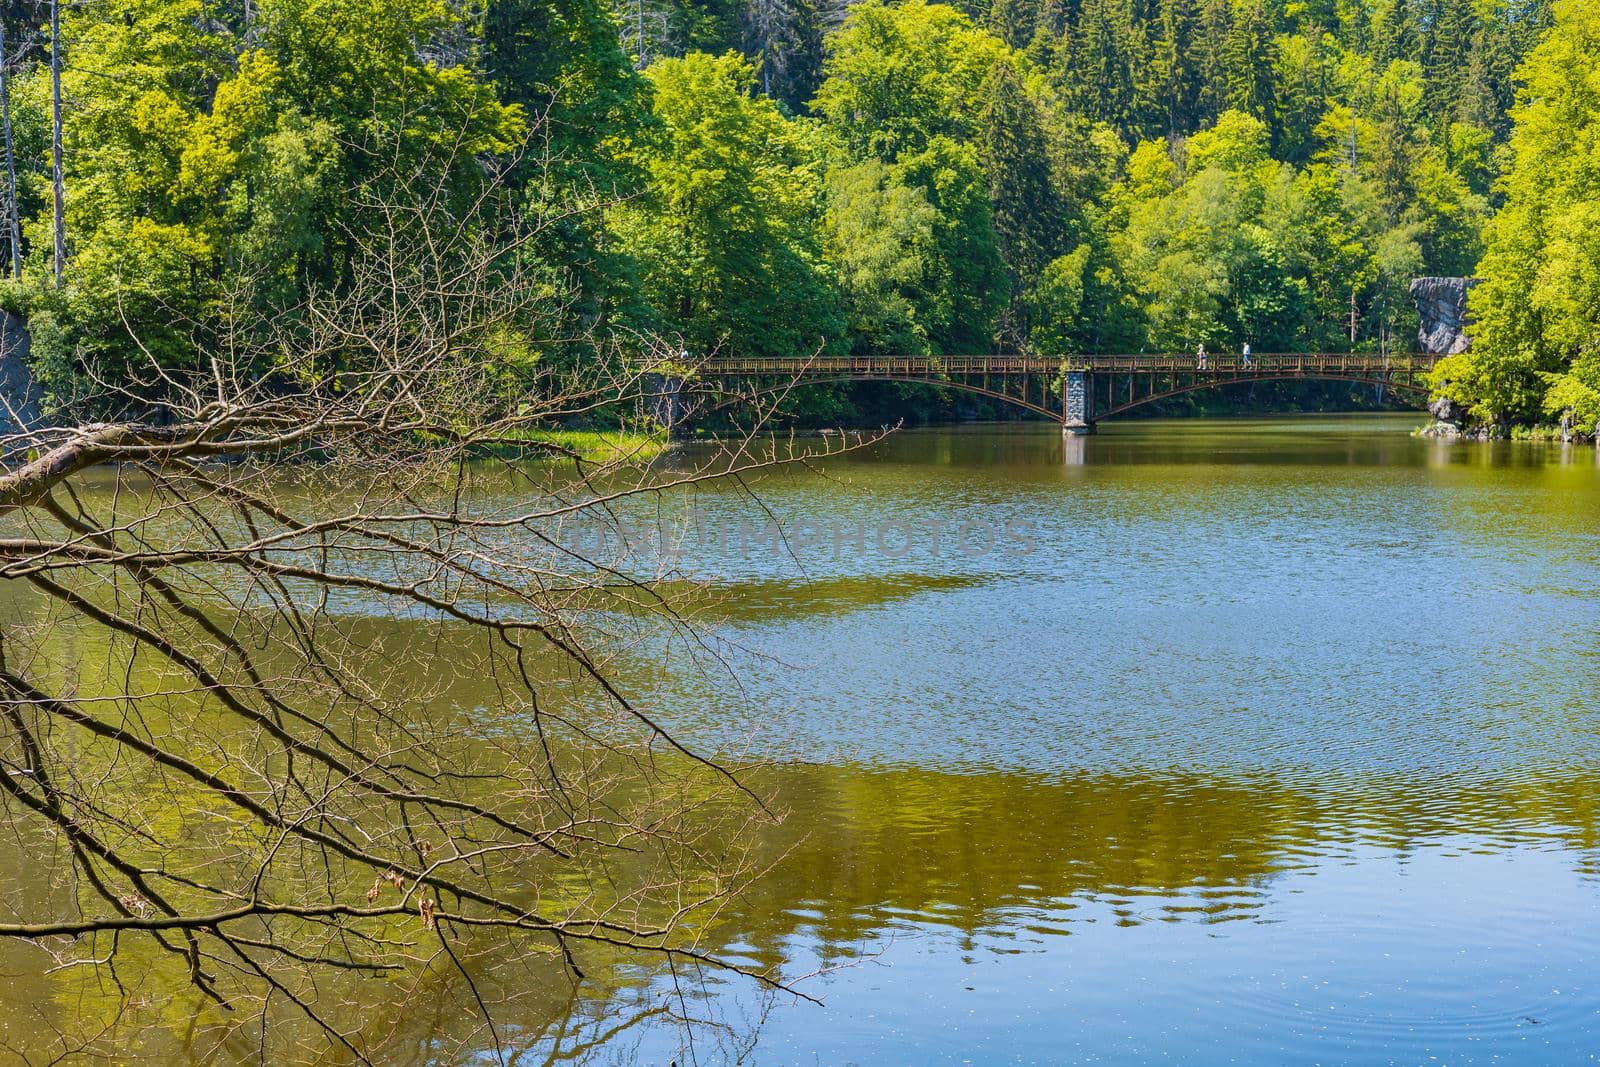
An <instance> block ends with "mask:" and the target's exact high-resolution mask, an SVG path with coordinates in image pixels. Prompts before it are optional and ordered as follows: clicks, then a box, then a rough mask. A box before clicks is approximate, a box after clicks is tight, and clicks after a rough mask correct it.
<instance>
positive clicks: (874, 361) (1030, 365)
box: [700, 352, 1439, 377]
mask: <svg viewBox="0 0 1600 1067" xmlns="http://www.w3.org/2000/svg"><path fill="white" fill-rule="evenodd" d="M1438 359H1439V357H1438V356H1434V355H1427V354H1422V353H1411V352H1406V353H1393V352H1392V353H1387V354H1384V353H1374V352H1261V353H1255V354H1252V355H1250V356H1248V357H1246V356H1244V355H1242V354H1240V353H1216V354H1208V355H1207V356H1206V365H1205V367H1204V368H1203V369H1202V368H1201V366H1200V357H1199V356H1198V355H1196V354H1195V353H1192V352H1182V353H1180V352H1164V353H1132V354H1112V355H1075V356H1065V357H1046V356H1039V355H1020V354H1007V353H995V354H989V355H957V356H814V357H811V358H809V359H779V358H771V357H748V356H713V357H711V358H709V359H707V360H705V361H704V362H703V363H702V364H700V368H701V370H702V371H703V372H706V373H715V374H739V375H800V376H802V377H814V376H819V375H830V376H831V375H837V376H863V377H887V376H896V377H900V376H904V377H939V376H942V375H972V374H1055V373H1056V372H1058V371H1060V370H1062V369H1071V370H1084V371H1093V372H1096V373H1106V374H1160V373H1185V374H1188V373H1212V374H1221V373H1224V372H1226V373H1244V372H1247V371H1249V372H1254V373H1258V374H1260V373H1278V374H1303V375H1306V376H1315V375H1318V374H1372V373H1375V372H1396V371H1399V372H1409V373H1413V374H1415V373H1422V372H1425V371H1428V370H1431V369H1432V368H1433V365H1434V364H1435V363H1436V362H1437V361H1438Z"/></svg>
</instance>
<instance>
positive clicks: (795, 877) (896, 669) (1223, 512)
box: [637, 416, 1600, 1064]
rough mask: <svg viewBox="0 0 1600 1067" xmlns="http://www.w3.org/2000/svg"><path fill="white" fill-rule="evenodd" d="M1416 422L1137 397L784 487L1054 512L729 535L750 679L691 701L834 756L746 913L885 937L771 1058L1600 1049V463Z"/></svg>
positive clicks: (704, 715)
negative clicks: (802, 539)
mask: <svg viewBox="0 0 1600 1067" xmlns="http://www.w3.org/2000/svg"><path fill="white" fill-rule="evenodd" d="M1415 424H1416V420H1415V419H1414V418H1410V417H1403V416H1402V417H1378V418H1374V417H1362V418H1353V417H1352V418H1305V419H1295V420H1289V419H1279V420H1270V421H1250V422H1236V423H1233V422H1230V423H1222V422H1204V423H1194V422H1181V423H1174V422H1135V423H1121V424H1108V425H1106V426H1104V427H1103V428H1102V434H1101V435H1100V436H1098V437H1096V438H1092V439H1090V440H1088V441H1087V442H1084V447H1083V452H1082V454H1081V455H1074V456H1072V457H1070V458H1071V459H1073V460H1074V461H1075V462H1072V463H1068V462H1064V460H1065V459H1066V458H1068V457H1066V456H1064V454H1063V445H1062V442H1061V441H1060V439H1059V438H1058V437H1057V436H1056V435H1055V433H1054V432H1053V431H1052V430H1051V429H1050V428H1049V427H1037V426H1006V427H982V426H975V427H964V428H959V429H953V430H951V429H942V430H927V431H915V432H907V433H904V434H901V435H898V436H896V437H895V438H893V439H892V440H890V441H889V442H887V443H885V444H883V445H881V446H879V447H877V448H875V449H873V450H872V451H870V452H868V453H865V454H862V455H859V456H854V457H849V458H846V459H841V460H838V461H835V462H833V463H831V464H830V465H829V466H828V468H827V470H828V473H829V475H830V476H831V477H830V479H826V480H824V479H819V478H817V477H816V476H815V475H811V474H794V475H784V476H776V477H769V478H767V479H765V480H764V481H763V482H762V483H761V485H760V486H759V493H760V495H761V498H762V499H763V501H764V502H765V504H766V505H767V506H768V507H770V509H771V510H772V512H773V513H774V514H776V515H777V516H779V517H780V518H782V519H784V520H785V521H786V522H787V523H789V524H790V525H791V527H792V525H793V524H794V522H795V521H797V520H796V518H795V517H796V516H803V517H806V518H808V519H811V520H816V521H820V522H822V523H823V524H824V525H826V524H829V523H832V524H839V525H843V526H845V527H846V528H849V526H850V524H863V523H864V524H866V525H867V526H868V528H869V529H870V528H871V527H872V526H873V525H875V524H879V523H882V522H883V521H885V520H886V519H887V518H889V517H895V516H898V517H902V518H908V519H910V520H911V522H912V523H913V525H916V526H917V528H918V529H926V528H927V525H928V524H929V523H930V522H932V521H934V520H945V521H946V522H948V523H952V524H954V523H959V522H960V521H962V520H963V519H964V518H972V517H974V516H981V517H982V518H983V519H984V520H986V521H989V522H992V523H994V524H996V525H1000V524H1003V523H1004V522H1006V521H1008V520H1015V519H1024V520H1027V522H1028V523H1029V524H1030V527H1031V533H1032V536H1033V538H1034V539H1035V541H1036V544H1035V546H1034V548H1033V550H1032V551H1030V552H1028V553H1026V554H1025V555H1017V554H1007V553H1004V552H998V551H996V552H990V553H985V554H972V553H963V552H959V551H949V550H948V546H947V550H946V551H944V552H942V553H941V554H939V555H937V556H935V555H934V554H932V553H931V552H930V551H927V550H926V548H925V547H924V549H923V550H920V551H912V552H907V553H904V554H901V555H899V556H898V557H897V558H894V559H888V558H885V557H884V556H882V555H881V554H876V553H874V552H873V551H871V545H870V543H869V546H868V551H866V552H864V553H861V552H852V551H845V552H841V553H835V552H834V551H833V548H832V546H831V545H828V544H822V545H816V546H812V547H811V548H810V549H804V548H802V549H799V550H797V551H796V552H795V553H794V555H792V556H791V555H787V554H784V553H781V552H780V553H769V552H765V551H754V552H722V553H720V554H715V555H714V558H711V554H708V558H703V559H699V560H696V559H695V558H694V555H693V552H694V549H693V547H692V546H690V547H689V548H688V549H687V551H688V552H689V563H690V565H691V567H693V566H696V565H699V566H700V567H701V569H703V570H707V571H711V572H715V573H721V574H723V575H725V576H726V580H727V582H728V588H729V590H730V591H731V594H732V595H731V598H730V601H729V603H728V604H727V605H726V606H725V607H724V609H723V614H724V624H725V628H726V633H727V635H728V636H729V637H730V639H731V640H732V641H733V642H735V643H736V644H738V645H740V646H742V648H743V650H744V651H743V652H742V653H740V652H735V653H733V659H734V664H735V667H736V670H737V673H738V674H739V676H740V678H741V680H742V681H743V683H744V686H745V692H744V694H743V695H740V694H737V693H734V692H731V691H730V690H729V689H728V687H727V686H726V685H725V678H724V677H722V676H720V675H719V674H718V673H717V672H716V671H715V670H689V669H685V670H679V671H672V672H668V673H667V674H666V675H664V676H663V677H664V678H665V680H664V681H662V682H661V683H659V686H658V688H657V690H656V691H654V692H652V693H650V694H649V698H650V701H651V703H652V704H653V705H655V706H657V707H661V708H665V709H667V714H668V717H669V718H670V719H671V720H673V721H674V722H675V724H676V725H677V727H678V728H679V729H681V730H684V731H686V732H687V733H689V734H690V735H691V736H693V737H694V738H695V739H697V740H699V741H700V742H702V743H704V744H727V745H737V746H740V747H745V748H751V747H753V748H754V749H755V751H756V752H757V754H771V755H777V756H792V755H793V754H794V753H803V754H804V755H805V762H804V763H795V764H793V765H790V766H786V767H780V768H777V769H774V770H771V771H769V772H764V773H766V774H769V775H770V776H771V781H772V784H773V787H774V788H775V789H776V790H777V792H778V794H779V796H780V797H781V798H782V802H783V803H784V804H785V805H786V806H787V807H788V808H789V810H790V811H791V816H790V818H789V820H788V821H787V822H786V823H785V824H784V825H783V826H782V827H779V828H776V829H773V830H772V831H770V838H771V840H770V841H767V842H764V843H763V847H764V848H765V849H767V851H768V852H769V854H770V856H771V859H772V862H774V863H775V864H776V866H775V868H774V870H773V872H772V873H771V875H769V876H768V877H767V878H766V879H764V880H763V882H762V884H761V885H760V886H759V887H758V888H757V890H756V892H755V893H754V894H753V895H752V896H750V897H749V898H748V899H746V900H744V901H742V902H741V903H740V904H739V905H738V907H737V908H735V909H734V911H733V912H732V913H731V914H729V915H727V916H725V917H724V922H725V924H726V926H725V928H724V929H722V930H720V931H719V932H718V934H717V938H718V940H719V941H720V942H721V943H723V944H725V945H728V946H731V947H732V948H733V950H734V951H736V952H742V953H745V954H747V955H748V957H749V958H751V959H753V960H762V961H770V960H774V959H783V960H786V961H787V969H788V971H789V973H792V974H801V973H805V972H808V971H811V970H813V969H816V968H818V967H824V968H831V967H833V966H835V965H837V964H841V963H842V964H845V966H843V967H840V968H839V969H837V970H830V971H829V972H828V973H827V974H825V975H824V976H822V977H820V978H816V979H812V980H809V981H808V982H807V983H806V984H805V987H804V988H806V990H807V991H808V992H810V993H812V994H813V995H816V996H819V997H821V998H823V999H824V1000H825V1001H826V1006H825V1007H820V1008H819V1007H816V1006H813V1005H809V1004H804V1003H788V1002H786V1001H781V1000H780V1001H779V1002H778V1003H777V1004H776V1005H775V1006H773V1008H772V1010H771V1011H770V1013H769V1014H767V1015H766V1016H765V1023H764V1025H763V1026H762V1027H761V1029H760V1034H759V1040H758V1044H757V1045H756V1047H755V1051H754V1052H753V1054H752V1055H753V1059H754V1061H755V1062H759V1063H825V1064H833V1063H849V1062H855V1063H933V1062H949V1063H963V1062H971V1063H1013V1062H1018V1063H1054V1062H1062V1061H1066V1060H1097V1059H1098V1060H1102V1061H1119V1060H1127V1059H1131V1058H1138V1059H1146V1058H1157V1057H1160V1056H1171V1057H1173V1058H1175V1059H1179V1060H1184V1061H1190V1062H1194V1061H1203V1062H1220V1061H1224V1060H1227V1061H1236V1062H1261V1063H1276V1062H1285V1061H1290V1062H1332V1061H1337V1062H1350V1061H1368V1062H1373V1061H1384V1062H1387V1061H1391V1060H1392V1061H1394V1062H1422V1061H1425V1060H1428V1059H1430V1058H1438V1059H1440V1060H1443V1061H1449V1062H1469V1061H1484V1062H1487V1061H1491V1060H1494V1059H1495V1058H1496V1057H1500V1058H1502V1059H1511V1060H1524V1061H1526V1060H1551V1059H1560V1060H1565V1061H1571V1060H1577V1059H1587V1058H1588V1057H1590V1056H1591V1055H1592V1054H1593V1053H1594V1052H1595V1050H1596V1045H1595V1043H1594V1034H1595V1033H1597V1032H1600V982H1597V981H1596V980H1595V979H1594V978H1593V977H1592V975H1593V967H1592V960H1593V959H1594V958H1595V956H1596V954H1597V951H1596V950H1597V949H1600V862H1597V854H1596V844H1597V840H1596V833H1597V829H1600V806H1597V803H1596V790H1595V787H1594V786H1595V776H1596V770H1597V768H1600V730H1597V727H1600V718H1597V712H1596V707H1595V699H1596V698H1595V694H1596V693H1597V692H1600V470H1597V469H1596V464H1595V456H1594V451H1593V450H1592V449H1588V448H1578V449H1562V448H1560V447H1559V446H1546V445H1513V444H1498V445H1491V446H1485V445H1445V444H1438V443H1435V442H1430V441H1424V440H1419V439H1414V438H1412V437H1410V436H1409V431H1410V430H1411V428H1412V427H1414V426H1415ZM699 506H700V507H701V508H702V509H705V510H707V511H709V512H711V513H713V514H715V513H716V512H717V509H719V508H725V509H728V513H729V514H730V515H737V514H739V512H740V509H743V508H748V507H749V505H748V503H747V502H742V501H740V500H738V499H736V498H731V497H730V498H728V499H707V500H703V501H702V502H701V504H700V505H699ZM918 524H920V525H918ZM642 666H643V664H641V667H642ZM639 674H640V676H641V677H645V676H647V675H650V676H654V675H657V672H656V671H649V670H641V671H640V672H639ZM706 990H707V991H708V993H709V995H710V996H711V998H712V1001H713V1002H714V1003H713V1004H712V1005H711V1006H709V1007H708V1010H711V1011H714V1012H720V1013H721V1015H722V1016H723V1017H727V1018H735V1019H749V1018H754V1017H757V1016H759V1014H760V1012H761V1005H759V1004H758V1003H757V1002H756V999H755V998H754V997H752V996H750V994H749V992H748V991H747V990H745V989H743V988H742V987H740V986H739V985H738V984H736V983H726V984H725V983H721V982H713V983H711V984H709V985H708V986H707V987H706ZM656 1037H659V1039H660V1040H659V1042H658V1041H657V1040H656ZM674 1047H675V1035H671V1034H666V1033H662V1034H660V1035H656V1036H655V1037H646V1038H645V1039H643V1042H642V1044H640V1045H639V1046H638V1048H637V1051H638V1053H639V1055H640V1057H641V1058H642V1059H644V1060H654V1059H656V1058H661V1057H664V1056H666V1055H668V1054H670V1053H671V1052H672V1051H673V1049H674ZM715 1055H716V1054H713V1058H715Z"/></svg>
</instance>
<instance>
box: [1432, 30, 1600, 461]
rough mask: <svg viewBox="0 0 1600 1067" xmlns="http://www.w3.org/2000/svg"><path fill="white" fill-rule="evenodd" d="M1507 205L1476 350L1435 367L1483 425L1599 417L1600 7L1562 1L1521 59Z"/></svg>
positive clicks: (1490, 261) (1497, 226)
mask: <svg viewBox="0 0 1600 1067" xmlns="http://www.w3.org/2000/svg"><path fill="white" fill-rule="evenodd" d="M1521 77H1522V79H1523V81H1524V84H1525V88H1524V90H1523V94H1522V98H1521V103H1520V105H1519V106H1518V107H1517V108H1516V109H1515V110H1514V111H1513V113H1512V115H1513V118H1514V120H1515V129H1514V131H1513V133H1512V135H1511V154H1512V161H1511V166H1510V168H1509V170H1508V171H1507V174H1506V176H1505V178H1504V179H1503V187H1504V194H1505V204H1504V206H1503V207H1502V208H1501V209H1500V211H1499V213H1498V214H1497V215H1496V216H1495V218H1494V220H1493V221H1492V222H1491V223H1490V224H1489V228H1488V237H1487V243H1488V250H1487V252H1486V253H1485V255H1484V258H1483V262H1482V264H1481V265H1480V267H1479V273H1480V274H1481V275H1482V276H1483V278H1484V282H1483V284H1482V285H1480V286H1478V287H1477V288H1476V289H1475V290H1474V291H1473V293H1472V296H1471V301H1470V306H1471V308H1472V310H1473V312H1474V314H1475V315H1476V316H1477V320H1478V324H1477V327H1476V329H1475V331H1474V334H1475V342H1474V345H1473V348H1472V349H1471V351H1470V352H1468V353H1465V354H1463V355H1460V356H1457V357H1455V358H1453V359H1450V360H1447V361H1446V362H1445V363H1443V364H1441V365H1440V367H1439V369H1438V373H1437V385H1438V388H1439V390H1440V392H1442V393H1443V394H1444V395H1446V396H1448V397H1450V398H1451V399H1453V400H1456V401H1458V402H1460V403H1462V404H1464V405H1467V406H1468V407H1469V408H1470V410H1471V412H1472V414H1473V415H1474V416H1476V417H1477V418H1478V419H1480V420H1482V421H1485V422H1505V421H1531V420H1534V419H1536V418H1538V417H1539V416H1540V415H1549V416H1554V417H1557V418H1559V417H1560V415H1561V413H1562V412H1564V411H1566V410H1567V409H1569V408H1570V409H1572V410H1573V412H1574V413H1575V417H1576V421H1577V423H1578V424H1579V426H1580V428H1582V429H1584V430H1592V429H1593V428H1594V425H1595V421H1596V418H1597V417H1600V356H1597V353H1600V8H1596V7H1595V5H1594V4H1592V3H1586V2H1582V0H1562V2H1561V3H1558V4H1557V6H1556V25H1555V28H1554V30H1553V31H1552V32H1551V33H1550V35H1549V36H1548V37H1546V38H1545V40H1544V43H1543V44H1541V45H1540V46H1539V47H1538V48H1537V49H1535V50H1534V52H1533V53H1532V55H1530V56H1529V58H1528V61H1527V62H1526V63H1525V64H1524V65H1523V67H1522V71H1521Z"/></svg>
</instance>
